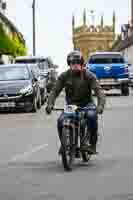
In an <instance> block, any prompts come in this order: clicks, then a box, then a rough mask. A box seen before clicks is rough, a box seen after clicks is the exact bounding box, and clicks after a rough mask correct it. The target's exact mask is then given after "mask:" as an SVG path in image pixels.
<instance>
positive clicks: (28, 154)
mask: <svg viewBox="0 0 133 200" xmlns="http://www.w3.org/2000/svg"><path fill="white" fill-rule="evenodd" d="M47 146H48V144H43V145H40V146H36V147H34V148H32V149H31V150H30V151H27V152H24V153H22V154H17V155H15V156H13V157H12V158H11V159H10V162H15V161H17V160H21V159H24V158H26V157H28V156H30V155H31V154H33V153H36V152H38V151H40V150H42V149H44V148H46V147H47Z"/></svg>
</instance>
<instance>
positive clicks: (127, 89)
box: [121, 84, 129, 96]
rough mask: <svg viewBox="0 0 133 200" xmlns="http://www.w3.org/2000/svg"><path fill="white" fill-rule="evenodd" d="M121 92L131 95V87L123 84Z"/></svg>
mask: <svg viewBox="0 0 133 200" xmlns="http://www.w3.org/2000/svg"><path fill="white" fill-rule="evenodd" d="M121 94H122V96H129V87H128V84H123V85H122V86H121Z"/></svg>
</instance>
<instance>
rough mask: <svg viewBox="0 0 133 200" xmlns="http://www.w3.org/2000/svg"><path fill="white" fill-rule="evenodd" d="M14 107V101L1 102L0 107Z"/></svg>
mask: <svg viewBox="0 0 133 200" xmlns="http://www.w3.org/2000/svg"><path fill="white" fill-rule="evenodd" d="M5 107H6V108H7V107H15V102H2V103H0V108H5Z"/></svg>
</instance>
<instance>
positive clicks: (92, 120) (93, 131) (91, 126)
mask: <svg viewBox="0 0 133 200" xmlns="http://www.w3.org/2000/svg"><path fill="white" fill-rule="evenodd" d="M65 117H66V116H65V114H64V113H61V115H60V117H59V118H58V120H57V129H58V135H59V138H60V140H61V134H62V128H63V121H64V119H65ZM86 118H87V122H88V123H87V126H88V130H89V133H88V134H90V141H89V142H90V144H91V145H96V143H97V130H98V120H97V119H98V117H97V113H96V110H93V111H92V110H91V112H90V111H89V110H86Z"/></svg>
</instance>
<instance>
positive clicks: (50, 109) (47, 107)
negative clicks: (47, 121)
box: [45, 105, 52, 115]
mask: <svg viewBox="0 0 133 200" xmlns="http://www.w3.org/2000/svg"><path fill="white" fill-rule="evenodd" d="M45 111H46V113H47V114H48V115H50V114H51V112H52V106H49V105H47V106H46V108H45Z"/></svg>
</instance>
